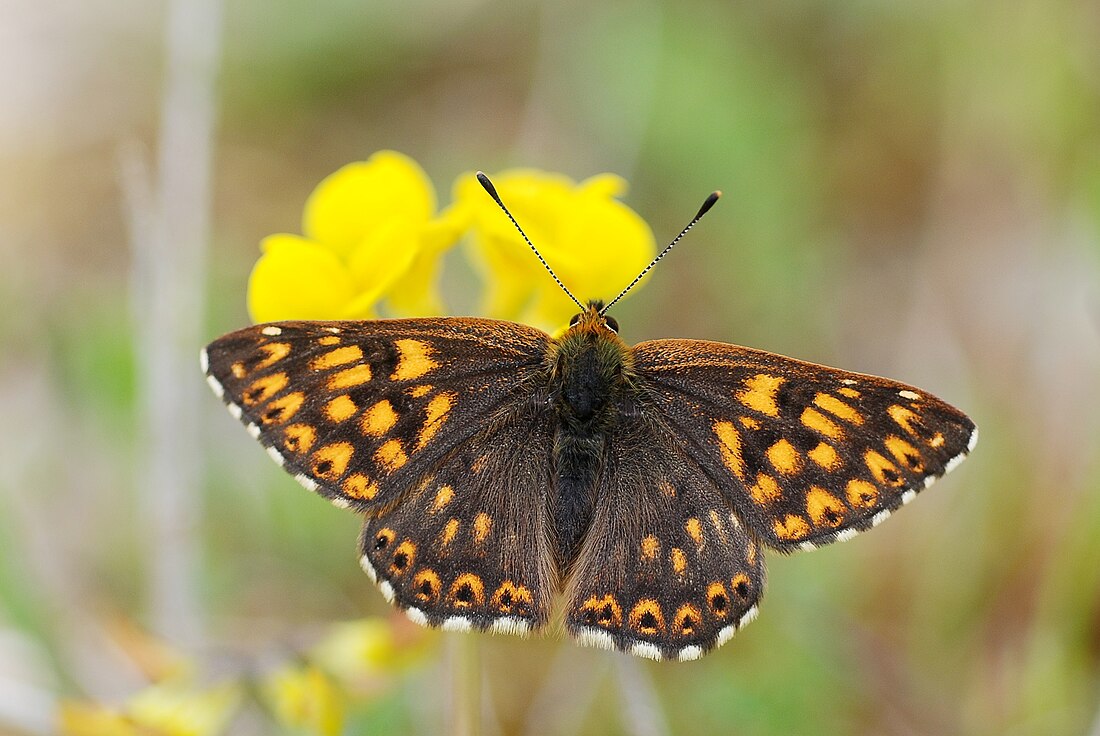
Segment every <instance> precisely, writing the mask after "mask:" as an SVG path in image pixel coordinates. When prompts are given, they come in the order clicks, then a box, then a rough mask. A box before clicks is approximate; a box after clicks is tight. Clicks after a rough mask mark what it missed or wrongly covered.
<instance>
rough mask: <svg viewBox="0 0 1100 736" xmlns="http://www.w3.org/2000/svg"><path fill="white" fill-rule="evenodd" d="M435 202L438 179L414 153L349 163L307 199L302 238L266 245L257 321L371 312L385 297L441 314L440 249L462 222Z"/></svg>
mask: <svg viewBox="0 0 1100 736" xmlns="http://www.w3.org/2000/svg"><path fill="white" fill-rule="evenodd" d="M435 209H436V197H435V190H434V188H433V187H432V184H431V181H430V180H429V179H428V177H427V175H426V174H425V173H424V171H423V170H422V169H421V168H420V166H419V165H417V163H416V162H415V161H413V160H412V159H410V158H408V157H407V156H404V155H402V154H400V153H396V152H394V151H379V152H378V153H375V154H374V155H373V156H371V157H370V159H369V160H367V161H362V162H358V163H353V164H348V165H347V166H344V167H343V168H341V169H340V170H339V171H337V172H335V173H334V174H332V175H330V176H329V177H327V178H326V179H325V180H324V181H322V182H321V183H320V184H319V185H317V188H316V189H314V190H313V193H312V194H311V195H310V197H309V199H308V200H307V201H306V205H305V212H304V215H303V218H302V232H303V235H302V236H297V235H287V234H280V235H272V236H270V237H268V238H265V239H264V241H263V242H262V243H261V244H260V247H261V249H262V250H263V255H261V256H260V259H259V261H257V263H256V265H255V267H254V268H253V270H252V275H251V277H250V279H249V283H248V308H249V312H250V313H251V315H252V319H253V320H254V321H256V322H270V321H273V320H282V319H367V318H371V317H374V316H376V314H375V306H376V305H377V303H378V302H379V301H380V300H381V299H383V298H385V297H387V296H390V297H392V298H394V300H395V304H396V309H398V310H399V311H401V312H402V313H405V314H414V313H425V314H428V313H433V312H437V311H438V310H439V309H440V304H439V300H438V297H437V296H436V293H435V281H436V279H437V269H438V264H439V261H440V258H439V256H440V254H441V253H442V251H443V250H445V249H446V248H447V247H449V246H450V245H452V244H453V243H454V242H455V240H456V239H457V237H458V235H459V231H460V230H461V229H462V227H463V222H462V221H461V218H458V217H456V214H457V213H456V212H455V211H452V212H450V213H449V214H447V215H446V216H442V217H436V216H435Z"/></svg>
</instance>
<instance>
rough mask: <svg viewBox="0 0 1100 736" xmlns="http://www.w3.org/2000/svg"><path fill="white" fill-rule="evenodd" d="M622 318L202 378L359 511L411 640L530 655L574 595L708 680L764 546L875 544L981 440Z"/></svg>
mask: <svg viewBox="0 0 1100 736" xmlns="http://www.w3.org/2000/svg"><path fill="white" fill-rule="evenodd" d="M479 179H481V181H482V184H483V185H484V186H485V188H486V190H487V191H489V193H490V194H491V195H492V196H493V197H494V199H496V200H497V202H498V204H501V203H500V198H499V197H498V196H497V194H496V191H495V190H494V189H493V187H492V185H491V184H490V183H489V181H488V179H487V178H484V175H483V174H479ZM717 196H718V194H717V193H715V194H714V195H711V197H710V198H708V200H707V202H706V203H705V204H704V205H703V207H702V209H700V211H699V214H698V215H696V217H695V218H694V219H693V220H692V222H691V223H690V224H689V225H688V226H687V227H686V228H684V230H683V232H681V233H680V235H679V236H677V238H676V239H675V240H673V241H672V243H670V244H669V246H668V247H667V248H665V250H664V251H662V253H661V254H660V255H659V256H658V257H657V258H656V259H654V261H653V263H651V264H650V265H649V266H648V267H647V268H646V269H645V271H643V272H642V273H643V274H644V273H645V272H646V271H648V270H649V268H651V267H652V266H653V265H654V264H655V263H656V262H657V261H658V260H660V258H661V257H663V256H664V255H665V253H667V252H668V250H669V249H671V248H672V247H673V246H674V245H675V244H676V243H677V242H678V241H679V240H680V238H681V237H682V236H683V235H684V234H685V233H686V232H687V231H688V230H689V229H690V228H691V227H692V225H694V224H695V222H697V221H698V220H699V218H700V217H702V215H703V214H704V213H705V212H706V211H707V210H708V209H709V208H710V206H711V205H713V204H714V202H715V201H716V200H717ZM501 207H502V208H503V207H504V205H503V204H501ZM505 212H507V210H506V209H505ZM508 216H509V218H511V215H510V214H509V215H508ZM513 222H515V221H514V220H513ZM517 228H518V225H517ZM521 232H522V231H521ZM524 237H525V238H526V236H524ZM528 242H530V241H528ZM533 248H534V246H532V249H533ZM536 253H537V251H536ZM539 258H540V260H541V259H542V257H541V256H539ZM543 264H544V265H545V261H543ZM547 270H550V269H549V266H547ZM551 274H553V271H551ZM554 278H555V280H556V281H557V280H558V279H557V277H556V276H554ZM639 278H641V275H639ZM558 283H559V284H560V283H561V282H560V281H558ZM634 283H637V279H635V281H634V282H633V283H632V284H631V285H630V286H633V284H634ZM630 286H628V287H627V288H626V289H624V290H623V292H622V293H620V294H619V296H618V297H616V298H615V299H614V300H612V302H611V304H614V302H615V301H618V299H619V298H621V297H622V295H623V294H625V293H626V291H627V290H629V288H630ZM562 288H563V289H564V288H565V287H564V285H563V286H562ZM566 293H567V294H568V293H569V292H568V290H566ZM569 295H570V296H571V297H572V294H569ZM574 301H577V300H576V298H575V297H574ZM578 304H580V302H578ZM609 306H611V305H610V304H609V305H608V306H603V305H602V304H601V303H600V302H591V303H589V304H588V305H587V306H584V305H581V308H582V310H583V311H582V312H581V313H580V314H578V315H577V316H576V317H574V318H573V320H572V323H571V325H570V327H569V329H568V330H566V331H565V333H564V334H562V335H561V336H560V337H557V338H552V337H550V336H549V335H547V334H546V333H544V332H542V331H540V330H537V329H534V328H532V327H527V326H524V325H520V324H515V323H511V322H501V321H496V320H488V319H473V318H460V317H440V318H432V319H396V320H377V321H365V322H279V323H272V324H266V325H257V326H255V327H249V328H245V329H243V330H239V331H237V332H233V333H230V334H228V335H225V336H224V337H221V338H219V339H217V340H215V341H214V342H212V343H211V344H210V345H208V346H207V347H206V349H205V350H204V351H203V353H202V367H203V370H204V371H205V372H206V375H207V381H208V382H209V383H210V386H211V387H212V388H213V389H214V392H215V393H216V394H218V395H219V396H220V397H221V398H222V399H223V400H224V401H225V402H226V404H227V406H228V408H229V411H230V413H231V414H233V415H234V416H236V417H237V418H238V419H240V420H241V421H242V422H243V423H244V424H245V425H246V426H247V428H248V431H249V433H250V434H251V435H252V436H253V437H255V438H257V439H258V440H259V441H260V442H261V443H262V444H263V445H264V446H265V447H266V448H267V451H268V454H270V455H271V457H272V458H274V459H275V461H276V462H277V463H279V464H280V465H282V466H283V468H284V469H285V470H286V471H287V472H289V473H290V474H292V475H293V476H294V477H295V478H296V479H297V480H298V481H299V482H300V483H301V484H302V485H304V486H305V487H306V488H308V489H309V490H311V491H315V492H317V493H320V494H321V495H323V496H325V497H326V498H328V499H329V500H330V501H332V502H333V503H334V504H336V505H337V506H340V507H344V508H351V509H354V510H355V511H357V512H360V513H362V514H364V516H365V518H366V521H365V524H364V526H363V532H362V535H361V537H360V550H361V562H362V566H363V569H364V570H365V571H366V572H367V574H368V575H370V576H371V578H372V579H374V580H375V581H376V582H377V583H378V585H379V588H380V589H381V591H382V594H383V595H384V596H385V597H386V599H387V600H389V601H391V602H393V603H394V604H396V605H397V606H399V607H400V608H401V609H403V610H404V611H405V613H406V614H407V615H408V616H409V618H411V619H412V620H413V621H416V622H417V623H420V624H425V625H430V626H440V627H442V628H444V629H451V630H469V629H478V630H492V631H497V632H508V633H513V634H526V633H528V632H529V631H532V630H534V629H537V628H539V627H541V626H543V625H544V624H546V623H547V621H548V620H549V617H550V609H551V600H552V598H553V597H554V596H555V594H557V593H559V592H562V591H564V597H565V600H566V601H567V603H566V612H565V621H566V625H567V627H568V629H569V631H570V633H572V635H573V636H574V637H576V638H577V640H578V641H579V642H581V643H582V644H588V645H594V646H600V647H606V648H609V649H611V648H616V649H621V650H624V651H628V652H630V653H632V654H635V655H639V656H643V657H650V658H653V659H664V658H668V659H680V660H689V659H696V658H698V657H700V656H702V655H703V654H704V653H705V652H707V651H708V650H710V649H711V648H713V647H715V646H718V645H720V644H722V643H724V642H725V641H726V640H727V639H729V637H730V636H732V635H733V633H734V632H736V631H737V630H738V629H739V628H740V627H741V626H744V625H745V624H746V623H748V622H749V621H750V620H752V618H753V617H755V615H756V612H757V604H758V603H759V600H760V596H761V594H762V592H763V588H764V560H763V554H762V549H761V547H762V546H767V547H771V548H773V549H778V550H780V551H782V552H789V551H792V550H795V549H811V548H813V547H816V546H820V545H823V544H829V543H831V542H834V541H838V540H845V539H849V538H851V537H852V536H855V534H856V533H858V532H860V531H864V530H866V529H870V528H871V527H873V526H877V525H878V524H879V523H880V522H882V521H883V520H884V519H885V518H886V517H888V516H889V515H890V514H891V513H892V512H893V511H894V510H896V509H897V508H899V507H900V506H902V505H903V504H905V503H908V502H909V501H911V500H912V499H913V498H914V497H915V496H916V494H917V493H918V492H920V491H921V490H923V489H924V488H927V487H928V486H929V485H931V484H932V482H933V481H935V480H936V479H937V478H939V477H941V476H943V475H944V474H945V473H947V472H948V471H950V470H951V469H952V468H954V467H955V466H956V465H957V464H958V463H959V462H961V461H962V459H963V458H964V457H965V456H966V454H967V453H968V452H969V451H970V450H971V449H973V447H974V444H975V442H976V440H977V429H976V428H975V426H974V423H973V422H972V421H970V419H969V418H967V417H966V415H964V414H963V413H962V412H960V411H958V410H957V409H955V408H953V407H952V406H949V405H948V404H946V403H945V402H943V401H941V400H940V399H937V398H936V397H934V396H932V395H930V394H928V393H926V392H924V391H921V390H919V389H915V388H913V387H911V386H907V385H905V384H902V383H897V382H895V381H890V380H887V379H884V378H877V377H874V376H867V375H861V374H857V373H849V372H846V371H841V370H837V369H834V368H826V367H824V366H819V365H813V364H810V363H804V362H801V361H797V360H793V359H791V358H785V357H782V356H779V355H775V354H773V353H767V352H762V351H758V350H752V349H750V348H744V347H738V346H735V345H727V344H723V343H717V342H705V341H699V340H653V341H649V342H643V343H640V344H638V345H634V346H629V345H627V344H626V343H625V342H623V341H622V340H621V339H620V338H619V336H618V334H617V332H618V326H617V324H616V322H615V320H614V318H612V317H610V316H608V315H607V309H608V307H609Z"/></svg>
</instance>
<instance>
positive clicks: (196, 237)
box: [121, 0, 222, 647]
mask: <svg viewBox="0 0 1100 736" xmlns="http://www.w3.org/2000/svg"><path fill="white" fill-rule="evenodd" d="M221 26H222V3H221V0H173V1H172V2H170V3H169V4H168V14H167V17H166V27H165V43H166V53H167V57H168V59H167V65H166V79H165V89H164V98H163V101H162V106H161V122H160V135H159V140H158V145H157V153H156V159H157V160H156V170H155V172H154V173H153V175H152V176H150V174H149V166H148V165H146V164H144V163H142V161H141V157H140V155H139V154H138V153H137V152H136V151H135V150H133V149H130V150H124V151H123V153H122V155H121V165H122V174H121V176H122V182H123V190H124V196H125V205H126V214H127V216H128V220H129V226H130V235H131V240H132V249H133V256H134V260H133V279H132V287H133V294H132V297H133V306H134V320H135V354H136V362H137V371H138V381H139V386H138V391H139V394H138V402H139V403H138V406H139V412H140V417H139V426H140V431H139V437H140V443H141V445H140V447H139V452H140V456H141V457H142V459H143V462H142V465H141V466H140V468H139V471H138V474H137V481H136V484H137V488H138V492H139V493H140V494H142V496H143V498H144V501H145V503H144V520H145V535H146V540H147V548H148V551H149V554H148V571H149V596H150V611H151V624H152V627H153V628H154V629H155V630H156V631H157V633H158V634H160V635H161V636H163V637H165V638H166V639H168V640H169V641H171V642H173V643H175V644H177V645H184V646H188V647H194V646H195V645H197V644H198V643H199V642H200V639H201V630H202V613H201V605H200V602H199V595H198V590H197V575H198V570H199V549H198V534H197V532H198V525H199V520H200V516H201V512H200V505H199V489H200V484H201V483H200V481H201V469H202V451H201V447H200V435H199V427H198V413H197V411H196V407H197V405H198V401H199V399H200V395H199V391H200V390H201V386H202V382H201V380H200V377H199V375H198V367H197V362H196V361H197V358H196V356H197V354H198V349H199V347H200V345H201V343H202V339H201V338H202V335H201V326H202V323H203V320H202V317H203V292H204V273H205V266H206V250H207V240H208V238H209V229H210V227H209V224H210V198H211V188H212V186H211V180H212V175H211V171H212V163H213V149H214V130H215V118H216V100H217V96H216V79H217V71H218V64H219V57H220V48H221Z"/></svg>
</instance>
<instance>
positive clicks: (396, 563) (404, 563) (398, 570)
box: [390, 539, 416, 577]
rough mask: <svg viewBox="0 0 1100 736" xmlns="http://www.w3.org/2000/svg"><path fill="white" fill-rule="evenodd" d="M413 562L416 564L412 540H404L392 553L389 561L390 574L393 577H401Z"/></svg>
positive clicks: (414, 547)
mask: <svg viewBox="0 0 1100 736" xmlns="http://www.w3.org/2000/svg"><path fill="white" fill-rule="evenodd" d="M414 562H416V544H415V543H414V542H413V541H412V540H410V539H406V540H405V541H404V542H402V543H401V544H399V545H397V549H395V550H394V551H393V559H392V560H390V574H391V575H393V576H394V577H401V576H402V575H404V574H405V573H406V572H408V571H409V570H410V569H411V568H412V566H413V563H414Z"/></svg>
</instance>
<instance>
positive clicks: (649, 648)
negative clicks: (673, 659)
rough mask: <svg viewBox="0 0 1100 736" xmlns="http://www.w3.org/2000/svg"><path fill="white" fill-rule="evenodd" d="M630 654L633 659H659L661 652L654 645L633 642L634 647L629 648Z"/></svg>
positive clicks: (645, 642)
mask: <svg viewBox="0 0 1100 736" xmlns="http://www.w3.org/2000/svg"><path fill="white" fill-rule="evenodd" d="M630 653H631V654H633V655H634V656H635V657H645V658H646V659H656V660H660V659H661V650H660V648H659V647H657V645H656V644H650V643H649V642H647V641H638V642H634V645H633V646H632V647H630Z"/></svg>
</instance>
